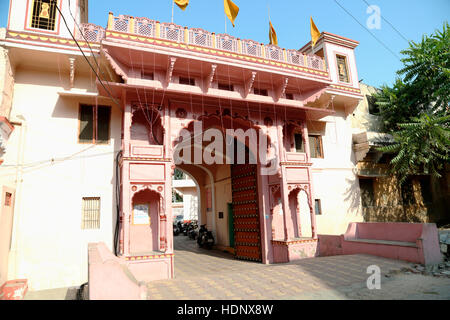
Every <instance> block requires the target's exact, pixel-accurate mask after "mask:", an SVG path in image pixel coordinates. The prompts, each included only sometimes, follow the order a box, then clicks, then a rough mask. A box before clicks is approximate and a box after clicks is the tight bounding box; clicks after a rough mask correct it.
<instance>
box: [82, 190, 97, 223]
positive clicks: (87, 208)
mask: <svg viewBox="0 0 450 320" xmlns="http://www.w3.org/2000/svg"><path fill="white" fill-rule="evenodd" d="M81 215H82V216H81V229H100V198H99V197H87V198H83V204H82V211H81Z"/></svg>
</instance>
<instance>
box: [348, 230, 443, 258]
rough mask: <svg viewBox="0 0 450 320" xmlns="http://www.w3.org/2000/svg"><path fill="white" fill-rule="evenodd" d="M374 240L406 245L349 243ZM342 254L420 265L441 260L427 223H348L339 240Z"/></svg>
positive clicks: (434, 236)
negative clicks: (383, 258) (375, 257)
mask: <svg viewBox="0 0 450 320" xmlns="http://www.w3.org/2000/svg"><path fill="white" fill-rule="evenodd" d="M358 239H374V240H387V241H400V242H407V243H410V244H411V245H413V246H411V245H410V246H407V245H402V244H398V245H389V244H383V243H376V244H374V243H364V242H354V241H349V240H358ZM342 250H343V254H371V255H375V256H380V257H385V258H390V259H398V260H405V261H410V262H414V263H421V264H437V263H440V262H441V261H442V255H441V253H440V249H439V239H438V231H437V227H436V225H435V224H431V223H423V224H420V223H378V222H377V223H351V224H350V225H349V226H348V229H347V232H346V233H345V234H344V235H343V238H342Z"/></svg>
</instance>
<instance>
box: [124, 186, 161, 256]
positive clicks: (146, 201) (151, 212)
mask: <svg viewBox="0 0 450 320" xmlns="http://www.w3.org/2000/svg"><path fill="white" fill-rule="evenodd" d="M161 203H162V202H161V195H160V194H159V193H158V192H156V191H155V190H151V189H147V188H146V189H143V190H140V191H138V192H136V193H135V194H134V195H133V198H132V203H131V204H132V214H131V221H130V228H131V230H130V231H131V232H130V251H131V252H132V253H143V252H149V251H161V250H163V249H164V248H165V241H161V240H164V239H161V238H162V237H163V236H164V232H162V231H163V230H164V228H165V224H164V222H165V220H166V219H165V216H163V215H162V213H163V212H162V211H163V209H162V205H161Z"/></svg>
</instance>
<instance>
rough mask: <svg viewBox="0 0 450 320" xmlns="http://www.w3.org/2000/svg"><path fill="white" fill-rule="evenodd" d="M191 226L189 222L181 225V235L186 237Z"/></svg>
mask: <svg viewBox="0 0 450 320" xmlns="http://www.w3.org/2000/svg"><path fill="white" fill-rule="evenodd" d="M190 225H191V222H190V221H187V222H186V223H185V224H184V225H183V235H184V236H187V235H188V231H189V226H190Z"/></svg>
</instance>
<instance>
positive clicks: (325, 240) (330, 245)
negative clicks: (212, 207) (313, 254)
mask: <svg viewBox="0 0 450 320" xmlns="http://www.w3.org/2000/svg"><path fill="white" fill-rule="evenodd" d="M318 237H319V253H320V256H321V257H328V256H338V255H342V254H343V252H342V236H335V235H325V234H319V235H318Z"/></svg>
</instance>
